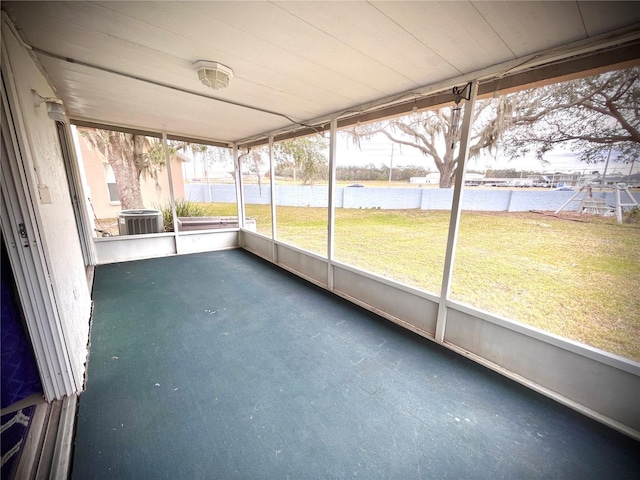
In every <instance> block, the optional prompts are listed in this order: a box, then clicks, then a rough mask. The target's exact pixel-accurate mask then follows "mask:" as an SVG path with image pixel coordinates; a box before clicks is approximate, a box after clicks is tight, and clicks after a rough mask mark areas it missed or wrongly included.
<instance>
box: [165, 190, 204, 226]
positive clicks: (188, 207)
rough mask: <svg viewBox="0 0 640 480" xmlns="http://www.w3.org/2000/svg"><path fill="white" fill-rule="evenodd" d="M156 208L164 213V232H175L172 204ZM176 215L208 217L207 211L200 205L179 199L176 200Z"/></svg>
mask: <svg viewBox="0 0 640 480" xmlns="http://www.w3.org/2000/svg"><path fill="white" fill-rule="evenodd" d="M156 208H157V209H158V210H160V211H162V221H163V223H164V231H165V232H173V212H172V210H171V204H168V205H165V206H163V207H156ZM176 215H177V216H178V217H206V216H207V210H206V209H205V208H204V207H203V206H202V205H200V204H199V203H196V202H192V201H191V200H185V199H184V198H179V199H176Z"/></svg>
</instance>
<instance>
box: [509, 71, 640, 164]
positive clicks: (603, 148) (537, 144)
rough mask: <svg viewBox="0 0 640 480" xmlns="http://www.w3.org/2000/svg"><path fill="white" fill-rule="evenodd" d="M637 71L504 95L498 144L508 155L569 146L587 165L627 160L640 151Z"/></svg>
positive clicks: (609, 73)
mask: <svg viewBox="0 0 640 480" xmlns="http://www.w3.org/2000/svg"><path fill="white" fill-rule="evenodd" d="M639 73H640V69H639V68H638V67H634V68H630V69H627V70H618V71H614V72H606V73H602V74H600V75H595V76H592V77H587V78H581V79H577V80H571V81H568V82H562V83H557V84H553V85H547V86H544V87H540V88H535V89H531V90H526V91H523V92H517V93H514V94H510V95H507V96H506V97H504V112H505V115H504V124H503V126H502V128H503V130H504V134H503V139H502V145H503V146H504V149H505V150H504V151H505V152H506V153H507V154H509V155H512V156H516V155H518V156H519V155H525V154H527V153H534V154H535V155H536V156H537V158H539V159H540V160H541V161H544V155H545V154H546V153H547V152H549V151H550V150H552V149H553V148H554V147H555V146H556V145H558V144H561V143H568V144H569V145H570V148H571V150H572V151H574V152H576V153H578V154H579V157H580V159H581V160H582V161H584V162H586V163H597V162H600V161H603V160H605V159H606V158H607V157H608V156H609V154H610V152H613V153H612V160H614V161H615V160H617V161H627V162H631V161H634V160H635V159H637V158H639V156H640V155H639V153H640V106H639V100H640V82H639V81H638V75H639Z"/></svg>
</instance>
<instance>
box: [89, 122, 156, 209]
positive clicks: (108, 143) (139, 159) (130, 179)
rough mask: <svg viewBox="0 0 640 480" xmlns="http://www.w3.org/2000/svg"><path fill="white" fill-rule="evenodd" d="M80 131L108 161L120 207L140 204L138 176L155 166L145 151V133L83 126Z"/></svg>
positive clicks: (140, 195) (136, 206)
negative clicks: (85, 128) (84, 127)
mask: <svg viewBox="0 0 640 480" xmlns="http://www.w3.org/2000/svg"><path fill="white" fill-rule="evenodd" d="M81 134H82V136H83V137H84V138H86V139H87V140H88V141H89V143H90V145H91V146H92V147H93V148H95V149H96V150H98V151H99V152H100V153H101V154H102V155H103V156H104V158H106V160H107V161H108V162H109V165H111V168H112V169H113V174H114V176H115V177H116V184H117V186H118V197H119V199H120V205H121V207H122V209H123V210H126V209H133V208H143V206H144V205H143V201H142V192H141V191H140V176H141V175H142V174H143V172H145V173H146V172H148V171H149V170H151V169H155V168H157V167H158V166H159V165H152V163H151V160H152V157H151V156H149V155H148V154H146V153H145V147H146V145H145V143H146V140H145V137H144V136H142V135H133V134H130V133H122V132H115V131H113V130H101V129H95V130H94V129H91V130H88V129H87V130H84V129H83V130H82V131H81Z"/></svg>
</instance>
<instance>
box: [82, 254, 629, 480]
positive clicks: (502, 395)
mask: <svg viewBox="0 0 640 480" xmlns="http://www.w3.org/2000/svg"><path fill="white" fill-rule="evenodd" d="M94 300H95V310H94V319H93V327H92V328H93V329H92V340H91V354H90V359H89V369H88V381H87V390H86V392H84V393H83V394H82V395H81V396H80V402H79V403H80V405H79V415H78V422H77V434H76V442H75V454H74V463H73V472H72V474H73V475H72V478H73V479H76V480H80V479H89V478H91V479H116V478H117V479H125V478H136V479H141V478H154V479H159V478H171V479H175V478H189V479H198V478H202V479H210V478H220V479H234V478H238V479H272V478H273V479H286V478H291V479H302V478H354V477H357V478H366V479H378V478H389V479H403V480H404V479H406V480H408V479H419V478H456V479H460V478H474V479H483V478H486V479H495V478H508V479H516V478H517V479H526V478H545V479H546V478H579V479H591V478H593V479H603V478H616V479H624V478H628V479H630V478H639V475H640V445H639V444H638V442H635V441H633V440H631V439H629V438H627V437H625V436H623V435H621V434H619V433H617V432H615V431H613V430H610V429H608V428H606V427H604V426H602V425H600V424H598V423H596V422H594V421H592V420H590V419H588V418H586V417H584V416H582V415H580V414H577V413H575V412H573V411H572V410H570V409H568V408H565V407H563V406H562V405H559V404H557V403H555V402H553V401H551V400H549V399H548V398H546V397H543V396H541V395H539V394H536V393H535V392H532V391H530V390H528V389H526V388H524V387H523V386H521V385H519V384H516V383H514V382H512V381H510V380H508V379H506V378H504V377H501V376H500V375H498V374H496V373H494V372H492V371H489V370H487V369H485V368H484V367H481V366H479V365H477V364H475V363H473V362H471V361H469V360H467V359H464V358H462V357H460V356H458V355H456V354H454V353H452V352H450V351H448V350H446V349H444V348H442V347H440V346H439V345H436V344H435V343H433V342H430V341H429V340H426V339H423V338H421V337H419V336H417V335H415V334H413V333H411V332H408V331H406V330H403V329H402V328H400V327H397V326H396V325H394V324H392V323H390V322H388V321H386V320H384V319H381V318H379V317H377V316H375V315H373V314H371V313H369V312H367V311H365V310H362V309H360V308H358V307H356V306H354V305H352V304H350V303H348V302H345V301H343V300H340V299H338V298H337V297H335V296H333V295H331V294H329V293H327V292H325V291H324V290H322V289H319V288H317V287H315V286H313V285H310V284H309V283H307V282H305V281H303V280H300V279H299V278H297V277H295V276H293V275H291V274H289V273H287V272H285V271H283V270H281V269H279V268H277V267H275V266H273V265H271V264H269V263H267V262H264V261H263V260H261V259H259V258H257V257H254V256H253V255H251V254H250V253H248V252H246V251H243V250H230V251H223V252H214V253H204V254H196V255H188V256H180V257H169V258H161V259H154V260H145V261H139V262H127V263H121V264H112V265H105V266H100V267H97V269H96V272H95V284H94Z"/></svg>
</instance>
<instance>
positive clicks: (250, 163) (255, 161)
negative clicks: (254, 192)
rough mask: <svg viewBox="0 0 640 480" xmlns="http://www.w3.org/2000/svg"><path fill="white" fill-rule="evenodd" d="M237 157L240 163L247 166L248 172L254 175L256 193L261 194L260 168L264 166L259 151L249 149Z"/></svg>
mask: <svg viewBox="0 0 640 480" xmlns="http://www.w3.org/2000/svg"><path fill="white" fill-rule="evenodd" d="M239 159H240V161H241V162H242V164H243V165H244V166H246V167H247V168H248V172H249V173H252V174H254V175H255V176H256V179H257V181H258V193H259V194H260V196H262V174H261V173H260V169H261V168H262V167H263V166H264V162H263V160H262V155H261V152H260V151H259V150H256V149H249V150H247V152H246V153H242V154H240V155H239Z"/></svg>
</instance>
